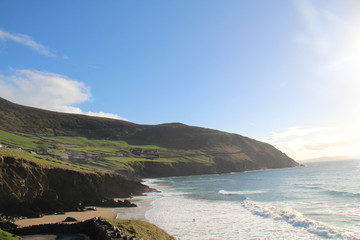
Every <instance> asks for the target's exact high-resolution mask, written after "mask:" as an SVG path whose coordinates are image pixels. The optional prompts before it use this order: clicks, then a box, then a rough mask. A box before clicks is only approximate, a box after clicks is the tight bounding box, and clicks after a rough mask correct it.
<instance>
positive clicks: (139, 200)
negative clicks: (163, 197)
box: [15, 196, 154, 227]
mask: <svg viewBox="0 0 360 240" xmlns="http://www.w3.org/2000/svg"><path fill="white" fill-rule="evenodd" d="M116 200H124V199H116ZM127 200H129V201H131V202H132V203H135V204H136V205H137V207H131V208H113V207H91V208H94V209H95V211H84V212H65V213H64V214H53V215H45V216H43V217H40V218H27V219H21V220H18V221H15V224H17V225H18V226H19V227H26V226H31V225H39V224H47V223H58V222H62V221H64V220H65V218H67V217H73V218H75V219H77V220H78V221H84V220H87V219H90V218H94V217H103V218H118V219H137V220H143V221H147V219H146V218H145V213H146V211H148V210H149V209H151V202H152V201H153V200H154V198H153V197H148V196H139V197H135V198H131V199H127Z"/></svg>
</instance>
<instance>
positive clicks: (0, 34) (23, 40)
mask: <svg viewBox="0 0 360 240" xmlns="http://www.w3.org/2000/svg"><path fill="white" fill-rule="evenodd" d="M0 40H1V41H13V42H16V43H19V44H22V45H25V46H27V47H30V48H31V49H33V50H35V51H36V52H38V53H40V54H42V55H45V56H48V57H54V56H55V54H54V53H52V52H51V51H50V50H49V49H48V48H47V47H46V46H44V45H41V44H40V43H37V42H36V41H34V40H33V39H32V38H31V37H30V36H28V35H24V34H18V33H8V32H5V31H3V30H1V29H0Z"/></svg>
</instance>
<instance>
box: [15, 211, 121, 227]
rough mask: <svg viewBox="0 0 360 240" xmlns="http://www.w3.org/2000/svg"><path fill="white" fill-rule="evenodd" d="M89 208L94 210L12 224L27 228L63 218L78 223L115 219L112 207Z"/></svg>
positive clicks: (31, 219) (46, 216) (29, 219)
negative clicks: (90, 220) (98, 218)
mask: <svg viewBox="0 0 360 240" xmlns="http://www.w3.org/2000/svg"><path fill="white" fill-rule="evenodd" d="M91 208H94V209H95V210H89V211H77V212H65V213H64V214H51V215H45V216H43V217H39V218H25V219H21V220H17V221H15V222H14V223H15V224H16V225H18V227H28V226H33V225H40V224H51V223H59V222H62V221H64V220H65V218H67V217H73V218H75V219H76V220H77V221H79V222H80V221H85V220H88V219H91V218H94V217H103V218H116V215H117V214H116V213H115V212H114V208H112V207H91ZM70 223H72V222H70Z"/></svg>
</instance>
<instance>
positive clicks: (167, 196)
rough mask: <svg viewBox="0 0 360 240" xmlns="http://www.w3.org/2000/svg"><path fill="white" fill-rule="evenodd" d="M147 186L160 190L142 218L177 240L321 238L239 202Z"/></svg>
mask: <svg viewBox="0 0 360 240" xmlns="http://www.w3.org/2000/svg"><path fill="white" fill-rule="evenodd" d="M151 184H152V185H151V186H152V187H155V188H157V189H158V190H161V191H162V197H160V198H158V199H156V200H155V201H153V202H152V209H151V210H149V211H147V212H146V214H145V217H146V218H147V219H148V220H149V221H150V222H152V223H154V224H156V225H158V226H159V227H161V228H163V229H165V230H166V231H167V232H169V233H170V234H172V235H173V236H175V237H176V238H177V239H181V240H186V239H188V240H200V239H207V240H211V239H214V240H215V239H228V240H238V239H259V240H260V239H269V240H275V239H276V240H277V239H294V240H296V239H309V240H310V239H311V240H316V239H323V236H320V235H316V234H313V233H311V232H309V231H307V230H306V229H304V228H295V227H294V225H291V224H288V222H286V221H275V220H276V219H274V218H272V217H263V216H261V215H260V214H258V215H257V214H254V211H251V210H250V205H249V204H248V206H247V207H246V206H245V205H244V204H242V203H241V202H227V201H206V200H194V199H189V198H186V197H184V196H181V194H180V192H178V193H176V192H174V190H171V191H170V189H169V188H167V187H164V186H159V185H156V184H154V183H151ZM258 212H259V213H260V212H261V211H260V210H259V209H258ZM262 214H264V212H262ZM353 239H355V238H353Z"/></svg>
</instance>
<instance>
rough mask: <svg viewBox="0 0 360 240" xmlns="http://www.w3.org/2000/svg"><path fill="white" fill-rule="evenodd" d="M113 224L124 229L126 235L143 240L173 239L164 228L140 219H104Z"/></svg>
mask: <svg viewBox="0 0 360 240" xmlns="http://www.w3.org/2000/svg"><path fill="white" fill-rule="evenodd" d="M106 220H107V221H108V222H110V223H111V224H113V225H117V226H119V227H121V228H123V229H124V230H125V233H126V235H128V236H130V237H132V236H135V237H136V238H137V239H144V240H175V238H174V237H172V236H171V235H169V234H168V233H167V232H165V231H164V230H162V229H160V228H158V227H157V226H155V225H153V224H151V223H148V222H144V221H141V220H122V219H112V218H111V219H110V218H107V219H106Z"/></svg>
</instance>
